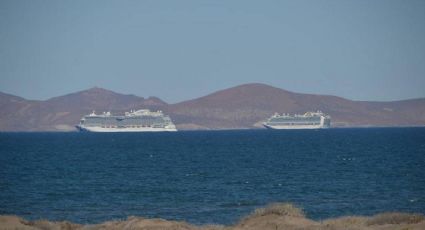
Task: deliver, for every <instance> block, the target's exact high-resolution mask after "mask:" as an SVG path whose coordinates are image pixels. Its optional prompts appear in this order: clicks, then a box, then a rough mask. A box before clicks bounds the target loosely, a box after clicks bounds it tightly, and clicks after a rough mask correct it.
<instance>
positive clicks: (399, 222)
mask: <svg viewBox="0 0 425 230" xmlns="http://www.w3.org/2000/svg"><path fill="white" fill-rule="evenodd" d="M0 229H2V230H3V229H4V230H6V229H10V230H12V229H19V230H21V229H22V230H41V229H43V230H47V229H51V230H56V229H57V230H59V229H61V230H62V229H64V230H77V229H78V230H98V229H102V230H112V229H128V230H130V229H143V230H160V229H161V230H219V229H223V230H254V229H259V230H277V229H281V230H285V229H287V230H301V229H304V230H314V229H317V230H336V229H347V230H358V229H367V230H395V229H400V230H407V229H409V230H423V229H425V217H424V215H422V214H408V213H382V214H378V215H374V216H371V217H364V216H348V217H340V218H335V219H328V220H323V221H314V220H311V219H308V218H306V216H305V215H304V213H303V211H302V210H301V209H299V208H297V207H295V206H294V205H292V204H287V203H277V204H271V205H269V206H267V207H265V208H260V209H257V210H255V211H254V212H253V213H252V214H250V215H248V216H247V217H244V218H242V219H241V220H240V221H239V222H238V223H237V224H235V225H232V226H220V225H207V226H196V225H191V224H188V223H185V222H179V221H168V220H163V219H145V218H142V217H133V216H132V217H128V218H127V220H121V221H108V222H104V223H100V224H90V225H81V224H74V223H71V222H68V221H61V222H52V221H47V220H37V221H27V220H24V219H22V218H20V217H17V216H0Z"/></svg>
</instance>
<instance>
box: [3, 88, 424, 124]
mask: <svg viewBox="0 0 425 230" xmlns="http://www.w3.org/2000/svg"><path fill="white" fill-rule="evenodd" d="M0 106H1V109H0V131H72V130H75V128H74V126H75V125H76V124H77V123H78V122H79V120H80V118H81V117H82V116H83V115H86V114H88V113H90V112H91V111H93V110H95V111H96V112H98V113H99V112H104V111H110V112H112V113H113V114H123V113H124V112H125V111H130V110H135V109H144V108H147V109H151V110H163V111H164V112H165V113H167V114H168V115H170V116H171V118H172V120H173V121H174V123H175V124H176V125H177V128H178V129H180V130H184V129H186V130H194V129H249V128H260V127H262V126H261V122H262V121H264V120H265V119H267V118H268V117H270V116H271V115H273V114H274V113H276V112H278V113H290V114H294V113H305V112H307V111H316V110H321V111H323V112H325V113H327V114H329V115H330V116H331V117H332V125H333V126H334V127H370V126H424V125H425V98H421V99H411V100H403V101H392V102H367V101H352V100H348V99H344V98H341V97H336V96H328V95H314V94H302V93H294V92H290V91H286V90H283V89H279V88H275V87H272V86H269V85H265V84H258V83H254V84H245V85H240V86H236V87H233V88H229V89H225V90H221V91H218V92H215V93H212V94H210V95H207V96H204V97H200V98H197V99H193V100H188V101H184V102H180V103H176V104H167V103H165V102H164V101H162V100H160V99H159V98H156V97H149V98H147V99H145V98H143V97H138V96H134V95H124V94H119V93H115V92H112V91H109V90H106V89H102V88H92V89H89V90H84V91H80V92H77V93H72V94H68V95H64V96H60V97H55V98H51V99H49V100H46V101H31V100H26V99H24V98H20V97H16V96H13V95H8V94H4V93H0Z"/></svg>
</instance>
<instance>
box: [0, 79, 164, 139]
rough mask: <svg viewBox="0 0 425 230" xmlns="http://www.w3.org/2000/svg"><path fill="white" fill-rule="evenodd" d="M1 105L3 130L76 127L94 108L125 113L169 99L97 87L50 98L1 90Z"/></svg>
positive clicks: (0, 114) (151, 106) (54, 129)
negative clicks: (30, 98)
mask: <svg viewBox="0 0 425 230" xmlns="http://www.w3.org/2000/svg"><path fill="white" fill-rule="evenodd" d="M0 105H1V110H0V116H1V118H0V120H1V123H0V130H3V131H73V130H75V127H74V126H75V125H76V124H77V123H78V122H79V120H80V119H81V117H82V116H83V115H86V114H88V113H90V112H92V111H97V112H103V111H111V112H112V113H117V114H123V113H124V112H125V111H130V110H132V109H135V108H149V109H152V110H159V109H161V108H162V107H164V106H167V103H165V102H163V101H161V100H160V99H159V98H156V97H149V98H147V99H145V98H142V97H138V96H134V95H123V94H119V93H115V92H112V91H110V90H106V89H102V88H97V87H95V88H91V89H88V90H84V91H80V92H77V93H72V94H68V95H64V96H60V97H54V98H51V99H49V100H46V101H28V100H25V99H23V98H19V97H14V96H11V95H7V94H0Z"/></svg>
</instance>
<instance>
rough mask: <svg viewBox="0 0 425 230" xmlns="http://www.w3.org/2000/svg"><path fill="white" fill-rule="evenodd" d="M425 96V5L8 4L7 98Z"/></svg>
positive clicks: (2, 12) (0, 39)
mask: <svg viewBox="0 0 425 230" xmlns="http://www.w3.org/2000/svg"><path fill="white" fill-rule="evenodd" d="M249 82H262V83H266V84H270V85H273V86H276V87H279V88H283V89H287V90H291V91H296V92H305V93H316V94H332V95H337V96H342V97H346V98H349V99H354V100H380V101H381V100H397V99H406V98H415V97H425V1H423V0H419V1H415V0H408V1H402V0H400V1H391V0H367V1H363V0H352V1H343V0H335V1H334V0H327V1H325V0H322V1H319V0H312V1H305V0H301V1H295V0H294V1H231V0H229V1H228V0H223V1H202V0H194V1H160V0H152V1H143V0H139V1H118V0H117V1H105V0H98V1H94V0H91V1H90V0H81V1H76V0H69V1H58V0H51V1H47V0H28V1H21V0H12V1H6V0H1V1H0V91H2V92H6V93H11V94H15V95H18V96H23V97H25V98H28V99H47V98H50V97H53V96H58V95H63V94H66V93H71V92H75V91H79V90H83V89H87V88H90V87H93V86H98V87H103V88H107V89H111V90H113V91H116V92H121V93H128V94H135V95H139V96H144V97H146V96H158V97H160V98H162V99H163V100H165V101H167V102H170V103H173V102H178V101H182V100H186V99H192V98H196V97H198V96H203V95H205V94H207V93H211V92H213V91H216V90H219V89H223V88H227V87H231V86H236V85H239V84H243V83H249Z"/></svg>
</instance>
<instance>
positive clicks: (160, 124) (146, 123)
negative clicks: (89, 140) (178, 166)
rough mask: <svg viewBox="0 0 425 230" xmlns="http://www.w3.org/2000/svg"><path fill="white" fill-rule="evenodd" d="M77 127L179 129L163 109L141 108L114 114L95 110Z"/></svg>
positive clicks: (149, 129) (102, 129) (134, 130)
mask: <svg viewBox="0 0 425 230" xmlns="http://www.w3.org/2000/svg"><path fill="white" fill-rule="evenodd" d="M76 127H77V129H78V130H80V131H89V132H158V131H177V129H176V126H175V125H174V124H173V122H172V121H171V119H170V117H169V116H167V115H164V114H163V113H162V111H156V112H153V111H150V110H148V109H141V110H137V111H130V112H125V114H124V116H114V115H112V114H111V113H110V112H104V113H103V114H96V113H95V112H94V111H93V112H92V113H91V114H89V115H86V116H84V117H83V118H82V119H81V120H80V124H78V125H77V126H76Z"/></svg>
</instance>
